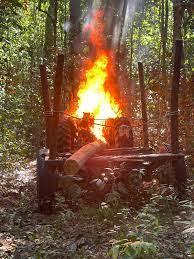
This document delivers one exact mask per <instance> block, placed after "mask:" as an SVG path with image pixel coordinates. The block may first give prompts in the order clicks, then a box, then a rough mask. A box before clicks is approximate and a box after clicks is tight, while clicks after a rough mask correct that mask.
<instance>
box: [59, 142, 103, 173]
mask: <svg viewBox="0 0 194 259" xmlns="http://www.w3.org/2000/svg"><path fill="white" fill-rule="evenodd" d="M105 147H106V144H105V143H104V142H102V141H100V140H98V141H94V142H92V143H89V144H87V145H85V146H83V147H81V148H80V149H79V150H78V151H76V152H75V153H74V154H73V155H72V156H70V157H69V158H68V159H67V160H66V161H65V163H64V166H63V168H64V171H65V173H67V174H69V175H74V174H76V173H77V172H78V171H79V170H80V169H81V168H82V167H83V166H84V164H85V163H86V161H87V160H88V159H89V158H91V157H92V156H93V155H94V154H95V153H97V152H99V151H101V150H103V149H104V148H105Z"/></svg>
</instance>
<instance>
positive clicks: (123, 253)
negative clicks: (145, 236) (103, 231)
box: [110, 239, 156, 259]
mask: <svg viewBox="0 0 194 259" xmlns="http://www.w3.org/2000/svg"><path fill="white" fill-rule="evenodd" d="M110 255H111V256H112V258H113V259H117V258H122V259H138V258H139V259H140V258H142V259H143V258H145V259H146V258H147V259H148V258H150V259H151V258H154V255H156V248H155V246H154V244H152V243H148V242H144V241H134V242H131V241H128V240H126V239H123V240H120V241H117V242H115V243H114V244H113V247H112V249H111V250H110Z"/></svg>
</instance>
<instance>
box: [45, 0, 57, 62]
mask: <svg viewBox="0 0 194 259" xmlns="http://www.w3.org/2000/svg"><path fill="white" fill-rule="evenodd" d="M57 9H58V0H49V8H48V12H46V13H47V17H46V24H45V42H44V58H45V59H46V60H48V63H50V62H51V61H52V54H53V52H54V48H56V46H57Z"/></svg>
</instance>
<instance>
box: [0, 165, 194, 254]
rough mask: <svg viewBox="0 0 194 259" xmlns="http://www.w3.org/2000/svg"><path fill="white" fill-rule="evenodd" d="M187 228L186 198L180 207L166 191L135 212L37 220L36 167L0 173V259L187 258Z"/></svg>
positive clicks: (70, 213) (106, 208) (92, 209)
mask: <svg viewBox="0 0 194 259" xmlns="http://www.w3.org/2000/svg"><path fill="white" fill-rule="evenodd" d="M190 185H191V186H192V184H190ZM192 188H193V187H190V189H192ZM191 191H192V190H191ZM191 191H190V194H191ZM162 194H163V195H162ZM59 202H61V203H62V202H63V200H62V198H61V199H59ZM192 224H193V218H192V198H191V196H189V198H188V199H187V200H185V201H182V202H179V201H177V200H176V199H175V198H174V197H173V195H172V194H171V192H169V191H168V190H165V189H163V190H162V192H161V193H160V195H159V194H158V193H157V194H153V195H152V198H151V199H150V201H149V203H147V204H145V205H144V206H143V207H142V208H140V209H138V210H135V209H134V208H130V207H129V206H127V204H126V203H124V202H120V201H119V202H118V203H117V206H110V205H109V204H106V203H101V204H96V205H91V206H88V205H80V206H79V209H75V210H72V209H70V208H68V207H67V206H64V207H63V209H61V210H59V211H58V212H56V213H55V214H53V215H50V216H48V215H47V216H46V215H42V214H40V213H38V210H37V200H36V169H35V163H30V164H29V165H28V166H27V168H24V170H23V171H17V172H16V171H15V172H12V173H8V172H6V173H1V181H0V258H22V259H25V258H37V259H38V258H56V259H57V258H72V259H74V258H75V259H76V258H99V259H103V258H117V255H118V254H119V255H120V257H119V258H149V259H150V258H152V256H153V258H166V259H167V258H168V259H170V258H192V255H191V254H192V251H191V250H192V249H193V248H194V247H192V246H193V243H194V242H193V240H194V226H193V225H192ZM118 241H119V242H118ZM138 247H139V248H138ZM140 247H144V248H143V249H140ZM143 250H144V251H147V256H146V252H145V253H144V252H142V251H143ZM134 251H135V252H134ZM193 255H194V254H193ZM138 256H139V257H138Z"/></svg>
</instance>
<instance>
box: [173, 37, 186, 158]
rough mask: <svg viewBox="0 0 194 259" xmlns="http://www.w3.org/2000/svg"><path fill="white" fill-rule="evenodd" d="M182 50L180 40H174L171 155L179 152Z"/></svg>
mask: <svg viewBox="0 0 194 259" xmlns="http://www.w3.org/2000/svg"><path fill="white" fill-rule="evenodd" d="M182 50H183V42H182V40H176V43H175V55H174V72H173V79H172V88H171V107H170V115H171V116H170V120H171V124H170V129H171V148H172V153H178V152H179V120H178V119H179V116H178V95H179V81H180V69H181V59H182Z"/></svg>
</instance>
